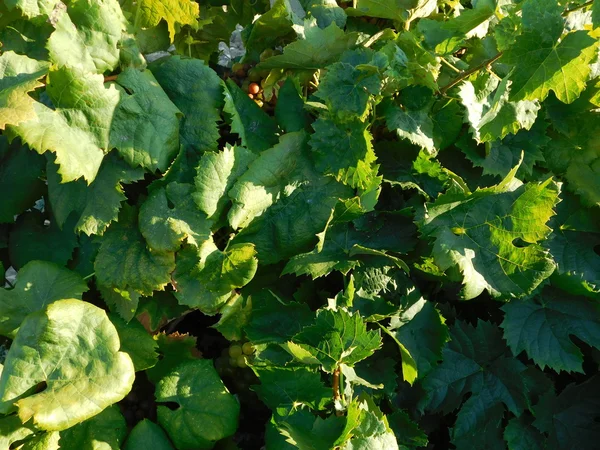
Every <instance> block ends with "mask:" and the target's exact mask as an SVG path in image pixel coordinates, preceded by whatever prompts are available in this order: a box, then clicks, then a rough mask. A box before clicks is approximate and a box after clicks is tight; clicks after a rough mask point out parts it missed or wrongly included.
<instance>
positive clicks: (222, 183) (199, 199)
mask: <svg viewBox="0 0 600 450" xmlns="http://www.w3.org/2000/svg"><path fill="white" fill-rule="evenodd" d="M255 159H256V155H255V154H254V153H252V152H250V151H249V150H247V149H246V148H244V147H239V146H234V147H231V146H229V145H227V146H225V148H224V149H223V151H222V152H219V153H212V152H207V153H205V154H204V155H202V158H201V159H200V164H199V165H198V168H197V171H198V172H197V175H196V178H195V179H194V181H195V183H196V191H195V192H193V193H192V198H193V199H194V201H195V202H196V204H197V205H198V207H199V208H200V210H201V211H203V212H204V213H206V215H207V216H208V217H209V218H211V219H215V220H216V219H219V217H220V216H221V214H222V213H223V211H224V210H225V208H226V207H227V204H228V203H229V201H230V200H229V198H228V197H227V192H229V190H230V189H231V188H232V187H233V185H234V183H235V182H236V180H237V179H238V178H239V177H240V176H241V175H242V174H243V173H244V172H245V171H246V170H247V168H248V165H250V163H251V162H252V161H254V160H255Z"/></svg>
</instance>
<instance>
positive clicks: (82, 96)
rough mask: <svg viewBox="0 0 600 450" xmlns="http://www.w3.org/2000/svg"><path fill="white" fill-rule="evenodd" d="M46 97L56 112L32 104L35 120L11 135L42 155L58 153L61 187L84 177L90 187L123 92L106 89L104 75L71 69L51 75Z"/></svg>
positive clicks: (18, 128) (16, 129)
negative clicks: (47, 152)
mask: <svg viewBox="0 0 600 450" xmlns="http://www.w3.org/2000/svg"><path fill="white" fill-rule="evenodd" d="M46 93H47V94H48V97H49V98H50V100H52V102H53V104H54V109H50V108H49V107H47V106H45V105H43V104H42V103H38V102H36V103H34V110H35V113H36V116H37V117H36V118H35V119H32V120H28V121H25V122H21V123H20V124H19V125H17V126H13V127H12V130H11V131H13V132H14V133H15V134H17V135H18V136H20V137H21V139H22V140H23V141H24V142H25V143H27V144H28V145H29V147H31V148H32V149H34V150H36V151H37V152H38V153H40V154H41V153H44V152H46V151H51V152H53V153H55V154H56V162H57V164H58V165H59V166H60V169H59V170H58V173H60V175H61V176H62V180H63V182H68V181H72V180H75V179H77V178H79V177H82V176H83V177H84V178H85V179H86V180H87V182H88V184H89V183H91V182H92V181H93V180H94V178H95V177H96V174H97V172H98V169H99V168H100V164H101V162H102V159H103V157H104V150H106V149H107V147H108V134H109V130H110V124H111V120H112V116H113V113H114V111H115V108H116V106H117V104H118V102H119V93H118V91H117V90H116V89H115V88H114V87H110V88H108V89H107V88H105V87H104V84H103V77H102V76H101V75H94V74H90V73H83V72H81V71H79V70H77V69H74V68H67V67H63V68H60V69H53V70H51V71H50V73H49V74H48V84H47V87H46Z"/></svg>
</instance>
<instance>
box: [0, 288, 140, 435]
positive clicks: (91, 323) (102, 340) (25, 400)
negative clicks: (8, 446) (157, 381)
mask: <svg viewBox="0 0 600 450" xmlns="http://www.w3.org/2000/svg"><path fill="white" fill-rule="evenodd" d="M32 352H33V353H32ZM32 355H36V357H32ZM88 364H89V366H88ZM87 367H89V368H87ZM133 379H134V370H133V364H132V362H131V359H130V358H129V356H127V355H126V354H125V353H122V352H120V351H119V337H118V335H117V331H116V330H115V328H114V326H113V325H112V324H111V323H110V321H109V320H108V317H107V316H106V313H105V312H104V311H102V310H101V309H100V308H98V307H96V306H94V305H92V304H90V303H87V302H83V301H81V300H72V299H70V300H58V301H56V302H54V303H52V304H50V305H48V306H47V307H46V309H44V310H42V311H38V312H34V313H32V314H30V315H29V316H27V318H26V319H25V321H24V322H23V323H22V324H21V327H20V328H19V332H18V333H17V336H16V338H15V340H14V341H13V343H12V346H11V349H10V351H9V354H8V357H7V359H6V364H5V366H4V370H3V371H2V375H1V377H0V401H1V402H0V411H1V412H2V413H4V414H6V413H9V412H12V411H14V410H17V411H18V414H19V417H20V418H21V420H22V421H23V422H27V421H28V420H29V419H31V418H33V423H34V424H35V425H36V426H38V427H40V428H42V429H45V430H64V429H66V428H69V427H71V426H73V425H75V424H77V423H79V422H81V421H83V420H86V419H89V418H90V417H93V416H95V415H96V414H98V413H100V412H101V411H103V410H104V409H105V408H106V407H108V406H109V405H111V404H113V403H115V402H117V401H119V400H121V399H123V398H124V397H125V395H126V394H127V393H128V392H129V391H130V389H131V386H132V384H133ZM39 383H45V386H46V388H45V389H44V390H42V391H41V392H39V393H35V390H33V388H35V387H36V386H37V385H38V384H39Z"/></svg>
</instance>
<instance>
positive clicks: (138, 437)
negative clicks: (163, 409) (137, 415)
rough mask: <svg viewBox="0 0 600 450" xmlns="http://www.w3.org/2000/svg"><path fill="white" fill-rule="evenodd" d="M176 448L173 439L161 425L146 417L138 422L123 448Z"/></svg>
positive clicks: (141, 449) (144, 449)
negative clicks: (170, 438) (172, 443)
mask: <svg viewBox="0 0 600 450" xmlns="http://www.w3.org/2000/svg"><path fill="white" fill-rule="evenodd" d="M149 448H152V449H153V450H174V449H173V446H172V445H171V441H169V438H168V437H167V435H166V434H165V432H164V431H163V429H162V428H161V427H159V426H158V425H156V424H155V423H154V422H152V421H150V420H148V419H144V420H142V421H141V422H138V423H137V425H136V426H135V427H133V430H131V433H129V436H128V437H127V441H126V442H125V446H124V447H123V450H147V449H149Z"/></svg>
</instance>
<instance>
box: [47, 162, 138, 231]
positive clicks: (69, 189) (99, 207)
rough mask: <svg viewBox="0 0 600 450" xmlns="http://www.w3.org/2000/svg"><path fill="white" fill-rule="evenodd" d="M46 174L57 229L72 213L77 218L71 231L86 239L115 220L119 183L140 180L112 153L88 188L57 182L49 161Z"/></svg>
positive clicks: (120, 190) (78, 183)
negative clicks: (81, 234)
mask: <svg viewBox="0 0 600 450" xmlns="http://www.w3.org/2000/svg"><path fill="white" fill-rule="evenodd" d="M46 174H47V178H48V196H49V200H50V204H51V205H52V210H53V212H54V217H55V218H56V221H57V223H58V225H59V227H61V228H63V227H65V225H66V224H67V223H68V221H69V219H70V218H71V217H70V216H71V214H74V216H73V217H76V218H77V222H76V224H75V231H76V232H83V233H85V234H87V235H88V236H91V235H93V234H100V235H102V234H104V232H105V231H106V228H107V227H108V226H109V225H110V223H111V222H113V221H115V220H117V218H118V216H119V210H120V209H121V202H122V201H123V200H125V198H126V197H125V194H124V193H123V184H126V183H131V182H134V181H138V180H141V179H142V178H143V177H144V172H143V171H142V170H141V169H139V168H138V169H132V168H131V167H129V166H128V165H127V164H126V163H125V162H124V161H123V160H121V159H120V158H118V157H117V156H116V154H115V153H110V154H109V155H107V156H106V157H105V158H104V161H103V162H102V166H100V170H99V171H98V175H97V176H96V178H95V179H94V181H93V182H92V184H90V185H89V186H86V184H85V182H84V181H83V180H76V181H71V182H69V183H61V180H60V176H59V175H58V171H57V166H56V165H55V164H52V163H50V162H49V163H48V165H47V169H46ZM71 219H72V218H71ZM67 231H70V230H68V229H67Z"/></svg>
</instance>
